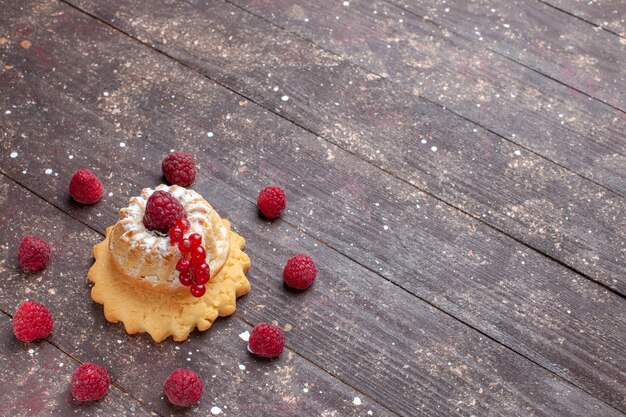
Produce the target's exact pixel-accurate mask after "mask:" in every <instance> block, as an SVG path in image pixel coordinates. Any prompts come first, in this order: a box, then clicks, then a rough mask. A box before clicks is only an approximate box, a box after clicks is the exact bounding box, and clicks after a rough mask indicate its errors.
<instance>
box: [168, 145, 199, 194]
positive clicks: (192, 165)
mask: <svg viewBox="0 0 626 417" xmlns="http://www.w3.org/2000/svg"><path fill="white" fill-rule="evenodd" d="M161 168H162V169H163V175H165V179H166V180H167V182H169V183H170V184H176V185H180V186H182V187H187V186H189V185H191V183H192V182H193V181H194V180H195V179H196V160H195V159H194V158H193V156H192V155H189V154H188V153H185V152H180V151H176V152H172V153H171V154H169V155H167V156H166V157H165V159H163V163H162V164H161Z"/></svg>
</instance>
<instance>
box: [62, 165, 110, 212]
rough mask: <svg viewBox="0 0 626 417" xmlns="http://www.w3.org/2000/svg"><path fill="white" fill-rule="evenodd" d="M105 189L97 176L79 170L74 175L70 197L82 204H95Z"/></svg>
mask: <svg viewBox="0 0 626 417" xmlns="http://www.w3.org/2000/svg"><path fill="white" fill-rule="evenodd" d="M103 193H104V189H103V188H102V183H101V182H100V180H99V179H98V177H96V175H95V174H94V173H93V172H91V171H89V170H88V169H79V170H78V171H76V172H75V173H74V175H72V179H71V181H70V195H71V196H72V198H73V199H74V200H76V201H78V202H79V203H82V204H94V203H97V202H98V200H100V198H101V197H102V194H103Z"/></svg>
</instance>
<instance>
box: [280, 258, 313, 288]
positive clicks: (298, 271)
mask: <svg viewBox="0 0 626 417" xmlns="http://www.w3.org/2000/svg"><path fill="white" fill-rule="evenodd" d="M316 276H317V267H316V266H315V262H313V259H312V258H311V257H310V256H309V255H305V254H303V253H301V254H299V255H296V256H294V257H293V258H291V259H289V260H288V261H287V263H286V264H285V269H284V270H283V281H285V284H287V285H288V286H290V287H291V288H296V289H299V290H304V289H306V288H309V286H310V285H311V284H312V283H313V281H314V280H315V277H316Z"/></svg>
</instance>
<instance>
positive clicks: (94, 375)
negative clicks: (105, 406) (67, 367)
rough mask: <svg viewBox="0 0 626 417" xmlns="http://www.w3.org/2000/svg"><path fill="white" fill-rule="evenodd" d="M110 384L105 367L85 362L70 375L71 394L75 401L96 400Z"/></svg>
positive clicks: (104, 393) (104, 392) (102, 395)
mask: <svg viewBox="0 0 626 417" xmlns="http://www.w3.org/2000/svg"><path fill="white" fill-rule="evenodd" d="M110 384H111V380H110V379H109V373H108V372H107V370H106V368H104V367H102V366H98V365H95V364H93V363H90V362H85V363H83V364H82V365H81V366H79V367H78V368H77V369H76V370H75V371H74V375H72V396H73V397H74V398H75V399H76V400H77V401H96V400H99V399H100V398H102V397H104V396H105V395H106V393H107V391H108V390H109V385H110Z"/></svg>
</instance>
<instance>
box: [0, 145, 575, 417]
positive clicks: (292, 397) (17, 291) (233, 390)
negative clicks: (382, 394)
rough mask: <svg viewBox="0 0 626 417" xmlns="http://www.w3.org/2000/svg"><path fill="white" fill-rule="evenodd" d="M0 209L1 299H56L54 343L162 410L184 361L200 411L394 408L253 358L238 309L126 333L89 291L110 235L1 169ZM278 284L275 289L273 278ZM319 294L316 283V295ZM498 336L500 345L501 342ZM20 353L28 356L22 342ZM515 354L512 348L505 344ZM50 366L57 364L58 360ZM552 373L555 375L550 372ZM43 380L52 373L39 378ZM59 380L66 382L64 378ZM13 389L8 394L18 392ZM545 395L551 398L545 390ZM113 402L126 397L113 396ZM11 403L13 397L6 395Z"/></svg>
mask: <svg viewBox="0 0 626 417" xmlns="http://www.w3.org/2000/svg"><path fill="white" fill-rule="evenodd" d="M51 150H52V148H51ZM68 165H69V164H68ZM63 174H64V175H65V174H67V173H65V172H63ZM44 175H45V174H44ZM124 200H126V198H125V197H122V196H121V195H120V196H119V197H118V198H117V201H118V202H119V203H122V202H123V201H124ZM124 204H125V203H124ZM15 207H20V208H21V209H20V215H19V218H15V217H14V210H15ZM81 210H82V211H85V212H92V213H93V212H94V211H95V210H90V209H89V208H85V207H82V208H81ZM114 211H115V210H114V208H113V207H110V210H109V212H110V215H109V216H108V217H107V218H106V220H107V221H109V222H111V223H113V222H114V221H115V217H116V216H115V213H113V212H114ZM0 213H1V214H0V216H2V220H3V224H7V223H8V220H9V219H8V217H9V216H12V217H13V218H12V226H11V227H5V228H3V229H2V231H1V232H0V237H1V241H2V242H7V243H5V244H4V246H3V251H2V257H1V259H0V266H1V267H2V270H3V282H2V287H1V288H2V292H0V309H2V310H5V311H14V310H15V309H16V308H17V306H18V305H19V304H20V303H21V302H22V301H23V300H25V299H27V298H29V299H34V300H37V301H39V302H42V303H43V304H45V305H47V306H49V307H50V310H51V312H52V314H53V316H54V317H55V329H54V331H53V333H52V335H51V336H50V338H49V339H50V341H51V342H52V343H54V344H55V345H57V346H59V347H60V348H62V349H63V350H64V351H66V352H69V353H70V354H71V355H72V356H74V357H77V358H80V359H81V360H88V361H92V362H96V363H99V364H102V365H104V366H106V367H107V369H109V372H110V375H111V378H112V379H113V380H114V381H116V382H117V383H119V384H120V386H122V387H123V388H124V389H125V390H127V391H128V392H131V393H132V394H133V395H134V396H136V397H137V398H140V399H141V400H142V401H143V402H144V403H146V404H148V405H149V406H150V407H151V408H153V409H155V410H157V411H158V413H159V414H160V415H162V416H170V415H179V414H180V410H179V411H177V410H176V409H175V408H172V407H170V406H169V404H168V402H167V400H166V399H165V398H164V395H163V389H162V384H163V382H164V381H165V379H166V378H167V376H168V375H169V374H170V373H171V372H172V371H173V370H174V369H177V368H179V367H185V368H189V369H192V370H194V371H195V372H197V373H198V374H199V375H200V376H201V377H202V379H203V380H204V382H205V383H206V391H205V393H204V396H203V400H202V401H201V403H200V404H199V405H198V406H197V407H195V408H194V412H193V414H197V415H212V411H211V409H212V408H213V407H219V408H220V409H222V411H223V414H224V415H241V416H247V415H255V416H256V415H259V416H276V415H285V416H287V415H289V416H292V415H303V416H314V415H315V416H323V415H329V416H331V415H341V416H359V415H365V414H366V413H367V411H372V413H373V414H374V415H377V416H392V415H394V414H393V413H390V412H388V411H387V410H385V409H384V408H381V407H380V406H378V405H377V404H373V403H372V402H371V401H370V400H369V399H368V398H367V397H365V396H363V395H362V394H360V393H358V392H355V391H354V390H352V389H351V388H350V387H348V386H347V385H345V384H344V383H342V382H340V381H339V380H337V379H335V378H333V377H331V376H330V375H329V374H327V373H325V372H323V371H322V370H320V369H319V368H317V367H315V366H313V365H312V364H311V363H310V362H308V361H307V360H305V359H303V358H302V357H300V356H298V355H296V354H294V353H293V352H292V351H289V350H286V351H285V352H284V353H283V356H282V357H281V358H280V359H278V360H276V361H263V360H258V359H255V358H254V357H252V356H251V355H250V354H249V353H248V352H247V349H246V342H245V341H243V340H242V339H241V338H240V336H239V334H241V333H243V332H245V331H250V330H251V326H250V325H248V324H247V323H246V322H244V321H242V320H240V319H236V318H230V319H221V320H218V321H217V322H216V323H215V324H214V325H213V326H212V328H211V330H210V331H209V332H207V333H202V334H198V333H194V334H193V335H192V336H191V337H190V338H189V339H188V340H187V341H186V342H185V343H175V342H172V341H171V340H169V341H167V342H163V343H161V344H155V343H153V342H152V340H151V339H150V337H148V336H146V335H139V336H128V335H127V334H126V333H125V332H124V330H123V328H122V326H121V325H114V324H110V323H107V322H106V321H105V319H104V314H103V311H102V307H101V306H100V305H97V304H95V303H93V302H92V301H91V298H90V297H89V290H90V285H89V284H88V282H87V279H86V276H87V270H88V268H89V267H90V266H91V264H92V262H93V258H92V256H91V247H92V246H93V244H95V243H97V242H99V241H100V240H101V239H102V238H103V236H102V235H101V234H99V233H97V232H95V231H94V230H92V229H91V228H89V227H87V226H86V225H83V224H80V223H79V222H78V221H76V220H74V219H72V218H71V217H69V216H68V215H65V214H64V213H62V212H61V211H60V210H58V209H57V208H55V207H53V206H51V205H49V204H47V203H46V202H45V201H43V200H41V199H40V198H39V197H37V196H35V195H33V194H31V193H29V192H28V191H27V190H25V189H23V188H21V187H18V186H17V185H16V184H15V183H13V182H11V181H9V180H7V178H6V177H4V176H1V177H0ZM29 233H37V234H38V235H40V236H42V237H43V238H45V239H46V240H47V241H49V242H50V243H51V244H52V246H53V257H52V261H51V263H50V265H49V266H48V267H47V268H46V269H45V270H43V271H42V272H40V273H37V274H29V273H24V272H22V271H21V270H20V269H19V266H18V265H17V262H16V261H15V257H16V256H17V255H16V251H17V246H18V245H17V243H15V242H19V240H20V238H21V237H22V236H23V235H25V234H29ZM265 278H267V277H265ZM272 287H273V290H274V291H276V285H275V282H274V285H272ZM278 290H279V291H280V292H281V295H283V296H284V295H285V294H284V293H283V291H282V289H278ZM312 295H313V294H312ZM319 295H320V294H319V293H318V294H317V296H319ZM261 296H262V293H261V292H260V291H259V290H258V289H257V297H254V298H252V297H250V298H247V300H248V301H252V302H257V303H259V302H263V301H262V299H263V298H265V297H261ZM313 297H314V298H315V296H313ZM283 298H284V297H283ZM274 311H276V310H274ZM279 311H280V310H279ZM256 316H257V317H258V316H265V318H266V319H267V318H268V317H271V318H279V319H281V322H280V325H281V326H285V325H286V324H287V322H286V320H287V319H288V318H289V317H288V316H284V317H280V316H274V315H272V316H269V315H268V314H257V315H256ZM249 318H250V319H254V318H256V317H254V316H250V317H249ZM450 321H452V320H450ZM457 326H458V325H457ZM466 332H467V330H466ZM306 334H307V331H306V326H303V328H301V327H296V325H295V323H294V329H293V330H292V331H291V332H290V333H287V338H288V340H291V339H296V338H300V339H301V340H302V342H303V343H305V344H307V343H310V342H309V341H308V338H307V337H306V336H305V335H306ZM292 335H293V336H292ZM14 339H15V338H14V337H7V338H5V339H3V340H7V341H8V342H11V346H13V345H19V343H14V342H12V341H13V340H14ZM288 343H289V342H288ZM289 344H291V343H289ZM313 344H314V345H317V344H316V343H313ZM491 345H492V346H493V345H495V344H494V343H491ZM495 346H496V349H502V348H501V347H499V346H497V345H495ZM408 353H409V352H407V354H408ZM507 353H508V352H507ZM21 354H22V355H23V356H26V357H27V356H28V354H27V352H26V349H24V348H23V346H21ZM508 356H513V355H512V354H510V353H508ZM63 359H64V360H65V363H66V364H67V365H68V367H70V364H69V363H67V362H68V361H69V362H71V360H70V359H69V358H68V357H65V358H63ZM15 360H17V359H15ZM518 361H521V362H520V363H521V364H522V365H526V366H527V367H528V366H529V367H530V369H534V368H536V366H533V365H532V364H530V363H529V362H528V361H524V360H523V359H522V358H520V359H518ZM49 366H54V367H57V366H58V361H55V363H54V364H50V365H49ZM351 366H355V367H356V366H357V364H355V363H353V364H351ZM2 369H3V370H6V372H16V369H19V367H16V366H15V362H14V361H13V362H10V363H8V364H7V366H6V367H3V368H2ZM53 369H56V368H53ZM59 370H60V371H62V372H60V375H58V377H59V378H62V380H63V383H62V385H61V388H63V389H64V388H65V387H66V383H65V380H66V379H67V375H68V372H70V371H69V370H67V369H65V368H63V369H60V368H59ZM517 372H520V371H517ZM40 377H41V378H45V375H44V374H41V373H40V372H39V371H35V370H33V372H32V375H31V373H29V378H40ZM553 380H556V378H554V377H553ZM44 383H45V379H44V381H42V386H44V385H43V384H44ZM59 384H61V383H57V385H59ZM560 384H563V383H562V382H560ZM567 388H569V387H566V386H564V385H563V387H562V389H563V390H564V389H567ZM0 392H2V391H0ZM2 393H3V394H4V392H2ZM9 393H10V392H9ZM12 395H15V394H12ZM49 396H50V398H52V400H53V401H51V402H52V403H53V404H55V403H56V402H60V403H61V404H65V402H64V401H63V399H64V397H63V396H62V395H61V394H59V393H57V392H56V391H53V392H51V393H50V395H49ZM355 397H359V398H360V399H361V400H362V403H361V405H360V406H356V405H355V404H353V401H354V398H355ZM13 398H14V399H15V400H16V402H15V404H17V405H19V404H20V402H19V400H18V399H17V398H16V397H13ZM107 398H108V397H107ZM7 399H8V400H11V397H9V398H7ZM544 401H547V397H546V398H545V399H544ZM576 401H578V400H576ZM116 402H121V403H122V404H119V405H115V403H116ZM124 402H125V403H126V404H124ZM13 403H14V402H12V401H9V404H13ZM105 403H106V404H107V405H108V406H109V409H110V411H111V412H110V414H106V415H115V416H124V415H132V413H130V412H124V411H123V410H124V409H125V408H126V409H127V408H128V407H130V406H132V405H133V404H132V401H128V400H126V401H122V400H120V395H119V394H116V393H113V395H111V396H110V398H108V399H107V400H106V402H105ZM109 403H110V404H109ZM111 404H112V405H111ZM573 406H574V405H573V404H572V407H573ZM55 407H56V406H55ZM64 407H68V406H67V405H65V406H64ZM528 407H531V406H528ZM104 409H105V410H106V407H105V408H104ZM48 410H49V409H48ZM72 411H73V410H72ZM4 415H11V414H4ZM25 415H26V414H25ZM42 415H43V414H42ZM45 415H70V414H69V413H65V414H50V413H47V414H45ZM87 415H92V414H87ZM93 415H96V414H93Z"/></svg>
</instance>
